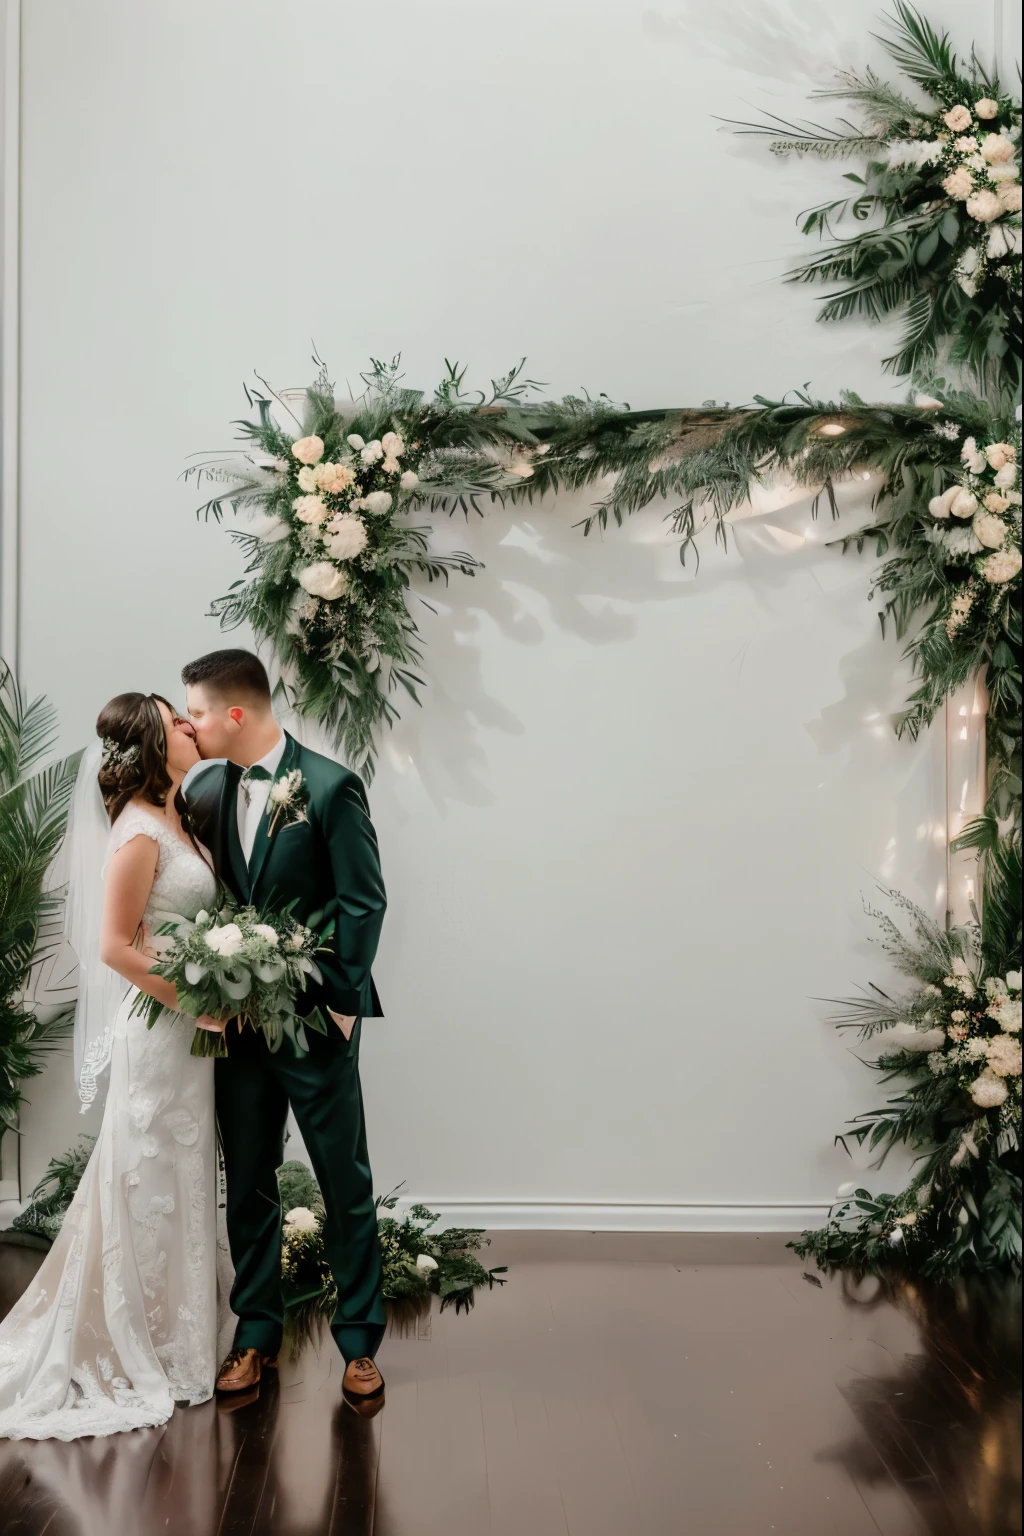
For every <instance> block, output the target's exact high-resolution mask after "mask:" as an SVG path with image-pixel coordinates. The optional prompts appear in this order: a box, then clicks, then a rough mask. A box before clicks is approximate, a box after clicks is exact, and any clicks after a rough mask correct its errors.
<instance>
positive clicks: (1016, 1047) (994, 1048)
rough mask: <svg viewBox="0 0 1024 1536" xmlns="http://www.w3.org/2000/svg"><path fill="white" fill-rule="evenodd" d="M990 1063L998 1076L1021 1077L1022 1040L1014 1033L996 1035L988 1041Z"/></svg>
mask: <svg viewBox="0 0 1024 1536" xmlns="http://www.w3.org/2000/svg"><path fill="white" fill-rule="evenodd" d="M987 1054H988V1064H989V1066H990V1067H991V1069H992V1071H993V1072H995V1073H996V1075H997V1076H998V1077H1020V1075H1021V1048H1020V1041H1019V1040H1017V1039H1015V1038H1014V1036H1013V1035H1009V1034H1005V1035H995V1036H993V1038H992V1039H991V1040H990V1041H989V1043H988V1052H987Z"/></svg>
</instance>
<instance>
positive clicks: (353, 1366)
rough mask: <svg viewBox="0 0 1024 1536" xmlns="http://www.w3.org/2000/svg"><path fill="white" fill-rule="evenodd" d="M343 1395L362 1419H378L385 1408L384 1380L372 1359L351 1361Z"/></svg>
mask: <svg viewBox="0 0 1024 1536" xmlns="http://www.w3.org/2000/svg"><path fill="white" fill-rule="evenodd" d="M341 1395H342V1398H343V1399H344V1401H345V1402H346V1403H347V1404H348V1406H349V1407H350V1408H351V1409H352V1412H353V1413H358V1415H359V1417H360V1418H361V1419H373V1418H376V1416H377V1414H378V1413H380V1411H381V1409H382V1408H383V1407H384V1378H383V1376H382V1375H381V1374H380V1371H378V1369H377V1367H376V1366H375V1365H374V1363H373V1361H372V1360H371V1359H369V1358H368V1357H365V1358H363V1359H360V1360H350V1361H349V1363H348V1365H347V1366H346V1367H345V1378H344V1381H343V1382H342V1387H341Z"/></svg>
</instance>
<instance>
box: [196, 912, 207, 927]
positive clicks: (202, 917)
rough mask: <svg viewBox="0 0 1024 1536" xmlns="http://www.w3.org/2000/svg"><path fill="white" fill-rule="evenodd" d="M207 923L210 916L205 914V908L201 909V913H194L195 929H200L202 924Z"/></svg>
mask: <svg viewBox="0 0 1024 1536" xmlns="http://www.w3.org/2000/svg"><path fill="white" fill-rule="evenodd" d="M209 921H210V914H209V912H207V910H206V908H205V907H204V908H203V910H202V911H201V912H197V913H196V927H197V928H201V927H202V926H203V924H204V923H208V922H209Z"/></svg>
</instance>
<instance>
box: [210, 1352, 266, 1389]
mask: <svg viewBox="0 0 1024 1536" xmlns="http://www.w3.org/2000/svg"><path fill="white" fill-rule="evenodd" d="M259 1384H260V1352H259V1350H258V1349H233V1350H232V1351H231V1353H230V1354H229V1355H228V1356H227V1358H226V1359H225V1361H224V1363H223V1365H222V1366H221V1368H220V1370H219V1371H218V1373H217V1391H218V1392H248V1391H250V1390H251V1388H253V1387H258V1386H259Z"/></svg>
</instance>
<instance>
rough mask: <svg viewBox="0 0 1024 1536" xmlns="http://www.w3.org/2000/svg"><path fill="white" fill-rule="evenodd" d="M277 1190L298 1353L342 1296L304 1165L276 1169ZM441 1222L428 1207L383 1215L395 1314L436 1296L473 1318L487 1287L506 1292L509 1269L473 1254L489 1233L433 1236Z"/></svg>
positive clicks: (318, 1201)
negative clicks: (398, 1215) (472, 1309)
mask: <svg viewBox="0 0 1024 1536" xmlns="http://www.w3.org/2000/svg"><path fill="white" fill-rule="evenodd" d="M277 1179H278V1186H279V1188H280V1191H281V1205H282V1208H283V1209H284V1212H285V1216H284V1222H283V1225H282V1231H281V1276H282V1283H283V1285H284V1296H285V1317H286V1324H287V1329H288V1332H289V1334H290V1336H291V1338H292V1344H293V1348H298V1347H299V1346H300V1345H301V1343H302V1342H303V1340H304V1339H306V1338H307V1337H309V1336H310V1335H312V1333H313V1332H314V1330H315V1328H316V1326H317V1324H318V1321H319V1319H320V1318H321V1317H326V1318H328V1319H329V1318H330V1317H331V1316H332V1315H333V1313H334V1307H335V1303H336V1301H337V1293H336V1291H335V1289H334V1282H333V1280H332V1278H331V1272H330V1269H329V1267H328V1265H327V1260H326V1258H325V1256H324V1248H323V1235H322V1225H323V1219H324V1205H323V1198H322V1196H321V1194H320V1189H319V1186H318V1185H317V1182H316V1179H315V1178H314V1177H313V1174H312V1173H311V1172H310V1170H309V1168H307V1166H306V1164H305V1163H300V1162H290V1163H285V1164H284V1165H283V1166H282V1167H281V1168H279V1169H278V1174H277ZM397 1204H398V1195H397V1191H394V1190H393V1191H392V1192H391V1194H390V1195H384V1196H381V1197H380V1198H379V1199H378V1201H377V1210H378V1212H379V1213H384V1212H389V1211H393V1210H394V1209H395V1207H396V1205H397ZM437 1220H438V1217H437V1216H436V1215H435V1214H434V1213H433V1212H432V1211H428V1210H427V1209H426V1207H425V1206H422V1205H414V1206H411V1207H410V1209H409V1211H408V1212H407V1214H406V1215H405V1217H404V1218H403V1219H402V1221H396V1220H395V1218H394V1217H393V1216H390V1215H385V1214H380V1215H379V1219H378V1229H379V1233H380V1248H381V1258H382V1260H383V1265H384V1299H385V1301H387V1302H388V1303H389V1310H390V1311H392V1313H394V1311H395V1309H396V1308H399V1307H401V1306H403V1305H404V1306H411V1307H413V1308H423V1307H426V1306H428V1305H429V1304H430V1299H431V1297H432V1296H437V1297H439V1298H440V1302H441V1309H442V1311H443V1310H444V1308H445V1307H449V1306H453V1307H454V1308H455V1310H456V1312H460V1311H468V1309H469V1308H470V1307H471V1306H472V1305H473V1301H474V1297H475V1293H476V1291H477V1290H479V1289H480V1287H481V1286H487V1288H488V1290H490V1289H492V1288H493V1287H494V1286H495V1285H504V1283H505V1281H504V1279H503V1278H502V1277H503V1276H504V1275H505V1273H506V1268H505V1266H504V1265H499V1266H498V1267H496V1268H494V1269H485V1268H484V1266H483V1265H482V1264H481V1263H480V1261H479V1260H478V1259H477V1258H476V1257H475V1254H476V1253H478V1252H479V1250H480V1249H481V1248H482V1247H483V1246H485V1244H486V1243H487V1242H488V1241H489V1239H488V1238H486V1237H485V1236H484V1234H483V1232H480V1231H476V1230H474V1229H469V1228H461V1227H458V1228H456V1227H451V1228H448V1229H447V1230H446V1231H443V1232H435V1231H434V1230H433V1228H434V1226H435V1224H436V1222H437Z"/></svg>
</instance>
